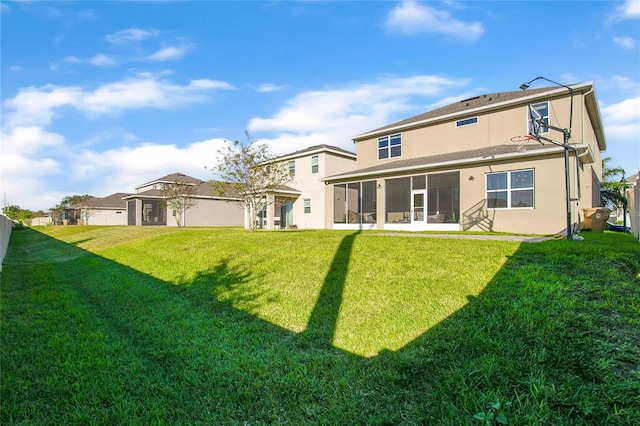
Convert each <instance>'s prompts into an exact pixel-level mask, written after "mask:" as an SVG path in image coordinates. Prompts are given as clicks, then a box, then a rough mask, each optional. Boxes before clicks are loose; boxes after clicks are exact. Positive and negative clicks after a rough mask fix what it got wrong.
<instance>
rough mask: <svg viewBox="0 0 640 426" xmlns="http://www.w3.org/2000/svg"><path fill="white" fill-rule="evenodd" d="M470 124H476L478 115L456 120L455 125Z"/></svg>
mask: <svg viewBox="0 0 640 426" xmlns="http://www.w3.org/2000/svg"><path fill="white" fill-rule="evenodd" d="M471 124H478V117H473V118H465V119H464V120H458V121H456V127H462V126H469V125H471Z"/></svg>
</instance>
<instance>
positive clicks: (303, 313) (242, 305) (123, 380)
mask: <svg viewBox="0 0 640 426" xmlns="http://www.w3.org/2000/svg"><path fill="white" fill-rule="evenodd" d="M582 235H583V236H585V237H586V240H585V241H581V242H577V241H548V242H543V243H535V244H531V243H522V244H520V243H516V242H498V241H478V240H452V239H437V238H425V239H423V238H406V237H401V236H381V235H378V233H376V232H362V233H353V232H340V231H292V232H289V231H287V232H258V233H249V232H245V231H243V230H238V229H207V228H187V229H171V228H142V227H89V226H87V227H82V226H79V227H54V228H46V229H44V230H41V231H40V232H37V231H34V230H30V229H25V230H21V231H18V232H14V233H13V234H12V237H11V241H10V247H9V252H8V255H7V258H6V259H5V262H4V266H3V271H2V275H1V287H0V291H1V293H0V295H1V300H0V301H1V306H0V309H1V311H0V314H1V318H0V319H1V328H0V338H1V344H2V359H1V367H2V371H1V381H0V390H1V394H0V397H1V398H0V423H2V424H80V423H81V424H87V423H88V424H113V423H126V424H165V423H166V424H198V423H203V424H294V425H298V424H451V425H460V424H470V425H473V424H478V425H481V424H492V422H494V423H495V422H496V421H497V420H496V419H498V418H499V419H500V420H504V419H506V420H507V421H508V422H509V424H516V425H517V424H527V425H530V424H532V425H533V424H549V425H570V424H576V425H580V424H621V425H625V424H629V425H631V424H634V422H635V421H637V419H638V418H640V396H639V395H640V337H639V336H640V275H639V274H640V244H638V243H637V241H634V240H633V238H632V237H630V236H629V235H622V234H615V233H608V232H606V233H604V234H594V233H583V234H582ZM498 414H500V416H498ZM492 418H493V420H491V419H492Z"/></svg>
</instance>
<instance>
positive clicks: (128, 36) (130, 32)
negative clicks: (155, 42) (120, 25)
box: [106, 28, 160, 44]
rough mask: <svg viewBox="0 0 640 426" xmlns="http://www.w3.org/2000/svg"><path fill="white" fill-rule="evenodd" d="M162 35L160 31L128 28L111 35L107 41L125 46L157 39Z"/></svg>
mask: <svg viewBox="0 0 640 426" xmlns="http://www.w3.org/2000/svg"><path fill="white" fill-rule="evenodd" d="M159 34H160V31H158V30H141V29H138V28H128V29H126V30H122V31H118V32H116V33H113V34H109V35H108V36H107V37H106V39H107V41H108V42H110V43H114V44H123V43H128V42H131V41H140V40H144V39H146V38H150V37H157V36H158V35H159Z"/></svg>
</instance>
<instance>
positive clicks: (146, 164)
mask: <svg viewBox="0 0 640 426" xmlns="http://www.w3.org/2000/svg"><path fill="white" fill-rule="evenodd" d="M225 143H226V142H225V140H224V139H208V140H205V141H200V142H194V143H192V144H189V145H187V146H185V147H177V146H176V145H160V144H151V143H149V144H141V145H138V146H135V147H127V148H118V149H112V150H108V151H105V152H97V151H92V150H88V149H87V150H83V151H82V152H81V153H80V154H79V155H78V156H77V157H76V158H75V159H74V161H73V166H72V169H73V170H74V173H73V176H74V178H75V179H78V180H82V181H90V182H91V183H92V186H91V191H92V193H94V194H95V195H99V196H104V195H109V194H111V193H114V192H128V191H131V192H133V190H134V188H135V187H136V186H138V185H140V184H142V183H145V182H148V181H150V180H153V179H155V178H158V177H161V176H163V175H166V174H169V173H173V172H181V173H185V174H187V175H190V176H193V177H196V178H199V179H202V180H207V179H213V178H214V176H213V175H212V173H211V171H210V170H207V169H205V167H210V166H213V165H214V164H215V161H216V153H217V152H218V151H219V150H220V149H221V148H223V147H224V145H225Z"/></svg>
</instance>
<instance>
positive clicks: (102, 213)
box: [67, 192, 130, 225]
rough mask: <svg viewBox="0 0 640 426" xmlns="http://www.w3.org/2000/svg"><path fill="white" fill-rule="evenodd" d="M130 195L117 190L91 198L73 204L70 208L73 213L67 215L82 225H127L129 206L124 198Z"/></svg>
mask: <svg viewBox="0 0 640 426" xmlns="http://www.w3.org/2000/svg"><path fill="white" fill-rule="evenodd" d="M128 195H130V194H127V193H124V192H116V193H115V194H111V195H109V196H107V197H104V198H90V199H88V200H86V201H85V202H83V203H80V204H75V205H73V206H71V207H70V208H69V209H68V210H73V213H72V214H67V216H68V217H72V218H73V219H74V220H75V223H78V224H81V225H126V224H127V206H126V203H125V201H124V199H123V198H124V197H126V196H128Z"/></svg>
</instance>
